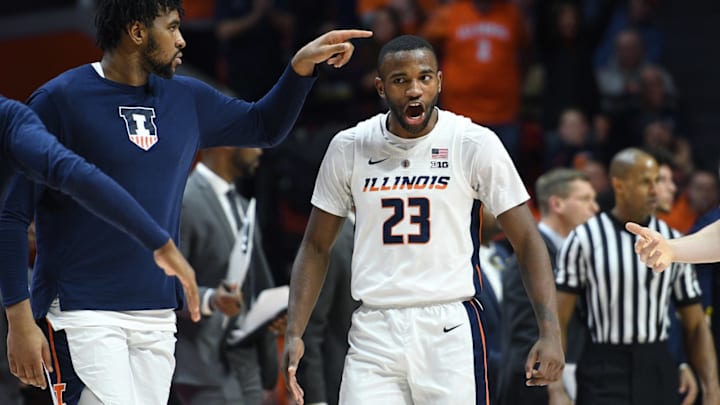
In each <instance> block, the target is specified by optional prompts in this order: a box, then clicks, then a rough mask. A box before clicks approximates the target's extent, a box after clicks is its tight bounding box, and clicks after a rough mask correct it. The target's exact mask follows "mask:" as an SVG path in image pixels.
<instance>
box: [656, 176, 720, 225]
mask: <svg viewBox="0 0 720 405" xmlns="http://www.w3.org/2000/svg"><path fill="white" fill-rule="evenodd" d="M719 203H720V195H719V192H718V176H717V174H716V173H715V172H711V171H707V170H695V171H694V172H693V173H692V175H691V176H690V182H689V184H688V186H687V188H686V189H685V190H683V192H682V193H681V194H680V196H679V197H678V198H677V199H676V200H675V203H674V204H673V206H672V209H671V210H670V212H669V213H661V214H658V218H660V219H662V220H664V221H665V222H667V223H668V225H670V226H671V227H673V228H675V229H677V230H678V231H680V232H682V233H688V232H689V231H690V228H692V226H693V224H695V222H696V221H697V219H698V218H700V217H702V216H703V215H705V214H707V213H708V212H710V211H711V210H712V209H714V208H716V207H717V206H718V204H719Z"/></svg>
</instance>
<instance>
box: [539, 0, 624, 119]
mask: <svg viewBox="0 0 720 405" xmlns="http://www.w3.org/2000/svg"><path fill="white" fill-rule="evenodd" d="M617 3H618V0H601V3H600V5H599V7H600V10H599V11H598V13H597V15H596V16H595V17H594V18H593V19H592V20H584V19H583V18H582V15H583V14H582V10H581V8H580V6H579V5H578V4H577V3H576V2H572V1H567V0H560V1H556V2H554V3H553V5H552V6H550V7H538V11H539V12H540V13H542V14H541V17H539V18H538V19H537V21H538V26H537V29H536V31H535V33H536V35H537V40H536V45H537V49H538V52H539V58H540V60H541V62H542V66H543V70H544V79H543V109H544V110H543V125H544V126H545V128H546V129H547V128H555V127H556V126H557V124H558V119H559V117H560V114H561V112H562V111H563V110H565V109H566V108H569V107H576V108H579V109H580V110H582V111H583V113H585V115H586V116H588V117H594V116H595V114H597V113H598V112H599V110H600V108H599V102H598V100H599V96H598V94H599V93H598V89H597V84H596V82H595V70H594V68H593V65H592V55H593V52H594V51H595V49H596V47H597V45H598V43H599V42H600V39H601V38H602V35H603V34H604V33H605V29H606V28H607V24H608V21H609V20H610V17H611V16H612V13H613V10H614V9H615V5H616V4H617Z"/></svg>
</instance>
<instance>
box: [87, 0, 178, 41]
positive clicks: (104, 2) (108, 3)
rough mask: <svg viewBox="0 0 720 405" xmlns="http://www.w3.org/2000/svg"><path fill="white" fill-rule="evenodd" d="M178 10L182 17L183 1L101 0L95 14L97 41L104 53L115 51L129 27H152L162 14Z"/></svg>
mask: <svg viewBox="0 0 720 405" xmlns="http://www.w3.org/2000/svg"><path fill="white" fill-rule="evenodd" d="M173 10H177V11H178V12H179V13H180V17H182V16H183V15H184V13H185V10H184V9H183V7H182V0H133V1H127V0H99V1H98V2H97V8H96V13H95V32H96V34H95V40H96V42H97V45H98V46H99V47H100V49H102V50H103V51H108V50H113V49H115V48H117V46H118V44H120V38H122V34H123V32H124V31H125V30H127V28H128V26H130V25H131V24H134V23H135V22H141V23H142V24H144V25H145V26H147V27H149V26H151V25H152V23H153V21H154V20H155V18H156V17H158V16H159V15H160V13H161V12H168V11H173Z"/></svg>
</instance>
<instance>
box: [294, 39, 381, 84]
mask: <svg viewBox="0 0 720 405" xmlns="http://www.w3.org/2000/svg"><path fill="white" fill-rule="evenodd" d="M371 36H372V31H365V30H335V31H330V32H326V33H325V34H323V35H321V36H319V37H317V38H316V39H314V40H313V41H311V42H309V43H308V44H307V45H305V46H303V47H302V48H300V50H299V51H297V53H296V54H295V56H294V57H293V59H292V67H293V70H295V73H297V74H298V75H300V76H310V75H311V74H312V73H313V71H314V70H315V65H317V64H318V63H323V62H327V64H328V65H331V66H334V67H336V68H339V67H342V66H343V65H345V64H346V63H347V62H348V61H349V60H350V57H351V56H352V54H353V52H354V50H355V46H354V45H353V44H352V43H350V40H351V39H353V38H368V37H371Z"/></svg>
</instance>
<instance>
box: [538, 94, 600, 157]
mask: <svg viewBox="0 0 720 405" xmlns="http://www.w3.org/2000/svg"><path fill="white" fill-rule="evenodd" d="M599 151H600V145H598V141H597V138H596V136H595V133H594V132H593V131H592V129H591V127H590V125H588V121H587V118H586V117H585V114H583V112H582V111H580V110H578V109H574V108H569V109H566V110H565V111H563V113H562V114H561V115H560V121H559V123H558V128H557V130H556V131H552V132H548V133H546V135H545V167H546V168H547V169H552V168H554V167H571V166H572V164H573V161H574V159H575V155H577V154H578V153H580V152H591V153H593V154H594V155H596V156H597V155H599V154H600V153H599Z"/></svg>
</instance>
